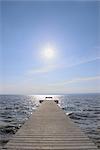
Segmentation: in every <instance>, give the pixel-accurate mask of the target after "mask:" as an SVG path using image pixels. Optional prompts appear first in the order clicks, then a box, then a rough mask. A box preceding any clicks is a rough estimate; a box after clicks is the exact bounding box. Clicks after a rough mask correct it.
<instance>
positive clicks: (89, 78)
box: [51, 76, 100, 86]
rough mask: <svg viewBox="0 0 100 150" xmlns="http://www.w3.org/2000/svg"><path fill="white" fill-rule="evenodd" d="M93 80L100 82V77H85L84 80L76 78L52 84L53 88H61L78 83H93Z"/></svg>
mask: <svg viewBox="0 0 100 150" xmlns="http://www.w3.org/2000/svg"><path fill="white" fill-rule="evenodd" d="M93 80H100V76H94V77H84V78H74V79H71V80H67V81H62V82H60V83H54V84H51V86H57V85H58V86H59V85H60V86H61V85H66V84H72V83H78V82H83V81H93Z"/></svg>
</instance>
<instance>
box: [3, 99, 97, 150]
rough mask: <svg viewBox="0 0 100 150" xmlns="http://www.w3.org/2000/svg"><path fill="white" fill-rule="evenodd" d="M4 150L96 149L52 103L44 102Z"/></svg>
mask: <svg viewBox="0 0 100 150" xmlns="http://www.w3.org/2000/svg"><path fill="white" fill-rule="evenodd" d="M5 149H7V150H50V149H51V150H97V147H96V146H95V145H94V143H93V142H92V141H91V140H90V139H89V138H88V137H87V136H86V135H85V134H84V133H83V132H82V131H81V130H80V129H79V128H78V127H77V126H76V124H75V123H73V122H72V121H71V119H69V117H67V116H66V114H65V113H64V111H63V110H62V109H60V108H59V107H58V106H57V104H56V103H55V102H54V101H44V102H43V103H42V104H41V106H40V107H39V108H38V109H37V111H36V112H34V113H33V115H32V116H31V117H30V118H29V120H28V121H26V123H25V124H24V125H23V126H22V127H21V128H20V129H19V130H18V132H17V133H16V134H15V136H14V137H13V138H12V140H10V141H9V142H8V143H7V144H6V146H5Z"/></svg>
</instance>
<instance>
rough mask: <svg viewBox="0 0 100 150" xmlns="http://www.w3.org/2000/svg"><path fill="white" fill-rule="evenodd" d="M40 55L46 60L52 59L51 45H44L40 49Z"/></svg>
mask: <svg viewBox="0 0 100 150" xmlns="http://www.w3.org/2000/svg"><path fill="white" fill-rule="evenodd" d="M42 56H43V57H44V59H47V60H50V59H54V57H55V49H54V48H53V47H51V46H50V45H49V46H46V47H45V48H44V49H43V51H42Z"/></svg>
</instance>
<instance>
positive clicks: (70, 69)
mask: <svg viewBox="0 0 100 150" xmlns="http://www.w3.org/2000/svg"><path fill="white" fill-rule="evenodd" d="M99 6H100V2H97V1H2V2H1V29H2V30H1V33H2V34H1V35H2V36H1V40H0V41H1V42H0V43H1V44H0V45H1V66H2V67H1V69H0V76H1V77H0V79H1V84H0V85H1V87H0V93H1V94H60V93H65V94H66V93H90V92H91V93H94V92H99V90H100V86H99V85H100V69H99V64H100V29H99V23H100V22H99V9H100V8H99ZM48 43H49V45H50V46H51V47H52V48H53V51H54V54H55V55H54V56H55V57H53V58H52V59H47V58H46V57H42V56H41V54H42V52H43V51H44V49H45V48H46V47H47V45H48ZM48 55H49V54H48Z"/></svg>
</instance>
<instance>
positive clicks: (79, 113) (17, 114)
mask: <svg viewBox="0 0 100 150" xmlns="http://www.w3.org/2000/svg"><path fill="white" fill-rule="evenodd" d="M44 98H45V95H42V96H41V95H37V96H36V95H35V96H22V95H0V145H1V146H2V147H3V146H4V144H6V142H7V141H8V140H9V139H10V138H11V137H12V135H13V134H14V133H15V132H16V131H17V130H18V129H19V128H20V127H21V126H22V124H23V123H24V122H25V121H26V120H27V119H28V118H29V117H30V115H31V114H32V113H34V111H35V110H36V109H37V107H38V106H39V105H40V104H39V100H40V99H44ZM53 98H54V99H58V100H59V105H60V107H61V108H62V109H63V110H64V111H65V112H66V114H69V117H70V118H71V119H72V120H73V121H74V122H75V123H76V124H77V125H79V126H80V127H81V129H82V130H83V131H84V132H85V133H86V134H87V135H88V136H89V137H90V138H91V139H92V140H93V142H95V143H96V145H97V146H98V147H100V94H70V95H53Z"/></svg>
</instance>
